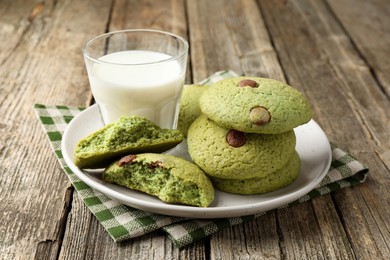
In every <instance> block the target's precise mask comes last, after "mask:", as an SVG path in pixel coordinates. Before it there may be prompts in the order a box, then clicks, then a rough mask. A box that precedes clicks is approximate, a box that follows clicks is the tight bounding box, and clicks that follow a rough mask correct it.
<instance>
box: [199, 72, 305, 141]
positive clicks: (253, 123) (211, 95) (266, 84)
mask: <svg viewBox="0 0 390 260" xmlns="http://www.w3.org/2000/svg"><path fill="white" fill-rule="evenodd" d="M199 106H200V108H201V111H202V112H203V113H204V114H205V115H207V116H208V117H209V118H210V119H212V120H213V121H215V122H216V123H218V124H220V125H221V126H223V127H225V128H229V129H235V130H238V131H242V132H247V133H260V134H278V133H283V132H287V131H289V130H292V129H293V128H294V127H297V126H299V125H301V124H304V123H307V122H309V121H310V119H311V117H312V111H311V107H310V104H309V101H308V99H307V98H306V97H305V96H304V95H303V94H302V93H300V92H299V91H298V90H296V89H295V88H293V87H290V86H289V85H287V84H285V83H282V82H279V81H277V80H274V79H267V78H258V77H237V78H229V79H223V80H220V81H218V82H217V83H215V84H214V85H213V86H212V87H210V88H208V89H207V90H206V91H205V92H204V93H203V95H202V96H201V98H200V100H199Z"/></svg>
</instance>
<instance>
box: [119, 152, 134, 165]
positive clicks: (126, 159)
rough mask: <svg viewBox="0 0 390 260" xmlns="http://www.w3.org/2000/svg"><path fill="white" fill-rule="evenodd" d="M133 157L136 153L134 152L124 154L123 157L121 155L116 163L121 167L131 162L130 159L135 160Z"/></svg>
mask: <svg viewBox="0 0 390 260" xmlns="http://www.w3.org/2000/svg"><path fill="white" fill-rule="evenodd" d="M135 158H137V156H136V155H134V154H130V155H126V156H125V157H122V158H121V159H120V160H119V162H118V165H119V167H122V166H124V165H126V164H128V163H131V162H132V161H134V160H135Z"/></svg>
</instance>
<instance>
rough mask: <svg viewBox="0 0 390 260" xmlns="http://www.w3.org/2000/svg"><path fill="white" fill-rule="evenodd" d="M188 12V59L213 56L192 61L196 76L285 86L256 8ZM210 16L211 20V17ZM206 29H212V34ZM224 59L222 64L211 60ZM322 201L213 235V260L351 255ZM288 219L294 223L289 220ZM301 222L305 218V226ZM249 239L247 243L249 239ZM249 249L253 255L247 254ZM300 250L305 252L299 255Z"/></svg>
mask: <svg viewBox="0 0 390 260" xmlns="http://www.w3.org/2000/svg"><path fill="white" fill-rule="evenodd" d="M188 7H189V10H191V11H188V14H189V28H190V39H191V46H193V47H192V55H193V56H194V57H201V56H203V55H205V53H204V52H205V49H211V50H213V54H212V55H211V54H210V55H206V56H205V59H204V60H199V61H198V60H193V61H192V64H193V69H194V75H208V74H210V73H213V70H214V69H226V68H231V69H234V68H236V70H237V69H238V70H239V71H240V72H243V73H245V74H246V75H255V76H263V77H271V78H275V79H278V80H282V81H285V75H284V72H283V70H282V67H281V66H280V64H279V61H278V54H277V53H276V51H275V49H274V48H273V45H272V41H271V39H270V38H269V36H268V32H267V28H266V25H265V24H264V22H263V17H262V14H261V12H260V10H259V7H258V5H257V4H256V2H254V1H229V2H226V1H212V2H211V1H196V2H195V1H194V2H189V3H188ZM238 12H239V14H238ZM209 13H213V14H215V15H213V16H211V17H210V15H209ZM210 24H213V26H210ZM287 24H288V23H287V22H285V24H284V25H283V26H284V27H287ZM209 27H212V30H213V31H212V32H211V31H210V29H208V28H209ZM220 31H221V32H220ZM194 46H195V47H194ZM213 46H214V47H213ZM210 52H211V51H210ZM227 53H228V54H227ZM226 55H227V57H226V58H225V59H222V58H215V57H223V56H226ZM198 71H199V72H198ZM287 76H288V75H287ZM194 78H197V76H195V77H194ZM301 90H302V91H305V89H302V88H301ZM322 200H323V204H325V205H326V206H327V207H315V208H313V207H311V206H310V205H311V203H305V204H304V205H301V206H299V207H293V208H291V209H284V210H283V211H281V212H280V211H278V212H277V214H276V215H275V214H272V215H269V216H264V217H262V218H259V219H256V220H254V221H252V222H251V223H249V224H248V225H249V226H251V228H247V227H248V225H239V226H237V227H234V228H233V229H228V230H225V231H222V232H221V233H218V234H215V235H213V236H212V237H211V241H210V252H211V256H215V258H221V259H224V258H225V257H228V258H232V256H234V258H240V257H242V258H249V257H254V258H263V257H264V258H265V257H267V256H270V257H275V258H287V259H294V257H297V258H300V259H312V257H318V258H321V257H327V256H347V257H348V256H351V255H353V252H352V249H351V247H350V245H349V243H348V238H347V235H346V234H345V233H344V232H343V230H342V229H341V230H339V229H336V230H334V229H331V228H329V225H328V224H329V222H331V223H336V224H337V228H341V227H342V225H341V222H340V219H339V218H338V215H337V212H336V211H335V210H333V211H329V208H334V205H333V203H332V200H331V198H330V196H327V197H324V198H322ZM291 215H294V216H297V217H296V218H291ZM325 215H329V216H328V217H327V218H324V217H322V218H323V219H326V220H327V221H324V223H321V224H319V223H318V219H317V216H325ZM299 216H306V219H305V222H304V223H302V220H301V218H300V217H299ZM252 227H256V228H253V229H252ZM313 231H316V233H313ZM249 234H250V235H251V239H248V236H249ZM265 234H267V235H265ZM334 234H337V235H338V236H340V239H341V240H342V241H344V242H345V243H342V244H340V245H337V246H336V245H334V244H332V242H330V241H329V239H332V236H333V235H334ZM244 237H245V239H244ZM251 248H255V250H253V251H252V250H249V249H251ZM302 248H303V249H305V250H301V249H302ZM347 257H343V258H347Z"/></svg>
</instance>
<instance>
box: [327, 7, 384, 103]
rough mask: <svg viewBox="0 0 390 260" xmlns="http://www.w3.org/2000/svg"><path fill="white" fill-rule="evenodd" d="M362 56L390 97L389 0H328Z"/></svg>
mask: <svg viewBox="0 0 390 260" xmlns="http://www.w3.org/2000/svg"><path fill="white" fill-rule="evenodd" d="M328 3H329V5H330V7H331V9H332V11H333V12H334V14H335V15H336V16H337V19H338V20H339V21H340V22H341V24H342V26H343V29H344V30H345V31H346V33H347V34H348V36H349V37H350V38H351V40H352V42H353V44H354V46H355V47H356V48H357V50H358V52H359V54H360V55H361V57H362V59H364V61H365V62H366V63H367V66H369V68H370V70H371V72H372V73H373V74H374V76H375V77H376V79H377V80H378V83H379V86H380V87H382V88H383V91H385V93H386V95H387V97H390V60H389V53H390V38H389V37H386V36H388V35H390V26H389V24H390V5H389V1H387V0H372V1H364V0H359V1H354V0H344V1H335V0H328Z"/></svg>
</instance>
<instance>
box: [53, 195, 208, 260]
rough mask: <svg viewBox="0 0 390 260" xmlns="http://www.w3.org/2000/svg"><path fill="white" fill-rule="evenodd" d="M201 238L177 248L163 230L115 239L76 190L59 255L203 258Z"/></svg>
mask: <svg viewBox="0 0 390 260" xmlns="http://www.w3.org/2000/svg"><path fill="white" fill-rule="evenodd" d="M204 248H205V246H204V242H202V241H201V242H198V243H195V244H193V245H191V246H189V247H187V248H185V249H184V250H180V251H179V250H178V249H177V248H176V247H175V246H174V244H173V243H172V242H171V240H170V239H169V238H168V237H167V236H166V235H165V234H164V233H162V232H161V233H159V232H153V233H150V234H147V235H144V236H142V237H139V238H134V239H131V240H128V241H124V242H121V243H115V242H114V241H113V240H112V238H111V237H110V236H109V235H108V234H107V232H106V231H105V230H104V229H103V228H102V227H101V224H100V223H99V222H98V221H97V220H96V218H95V217H94V216H93V215H92V214H91V212H90V211H89V210H88V209H87V208H86V206H85V205H84V203H83V202H82V201H80V199H79V197H78V195H77V194H76V193H75V194H74V198H73V203H72V211H71V213H70V214H69V217H68V223H67V225H66V236H64V241H63V243H62V248H61V252H60V255H59V258H60V259H179V258H182V259H205V251H204Z"/></svg>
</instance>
